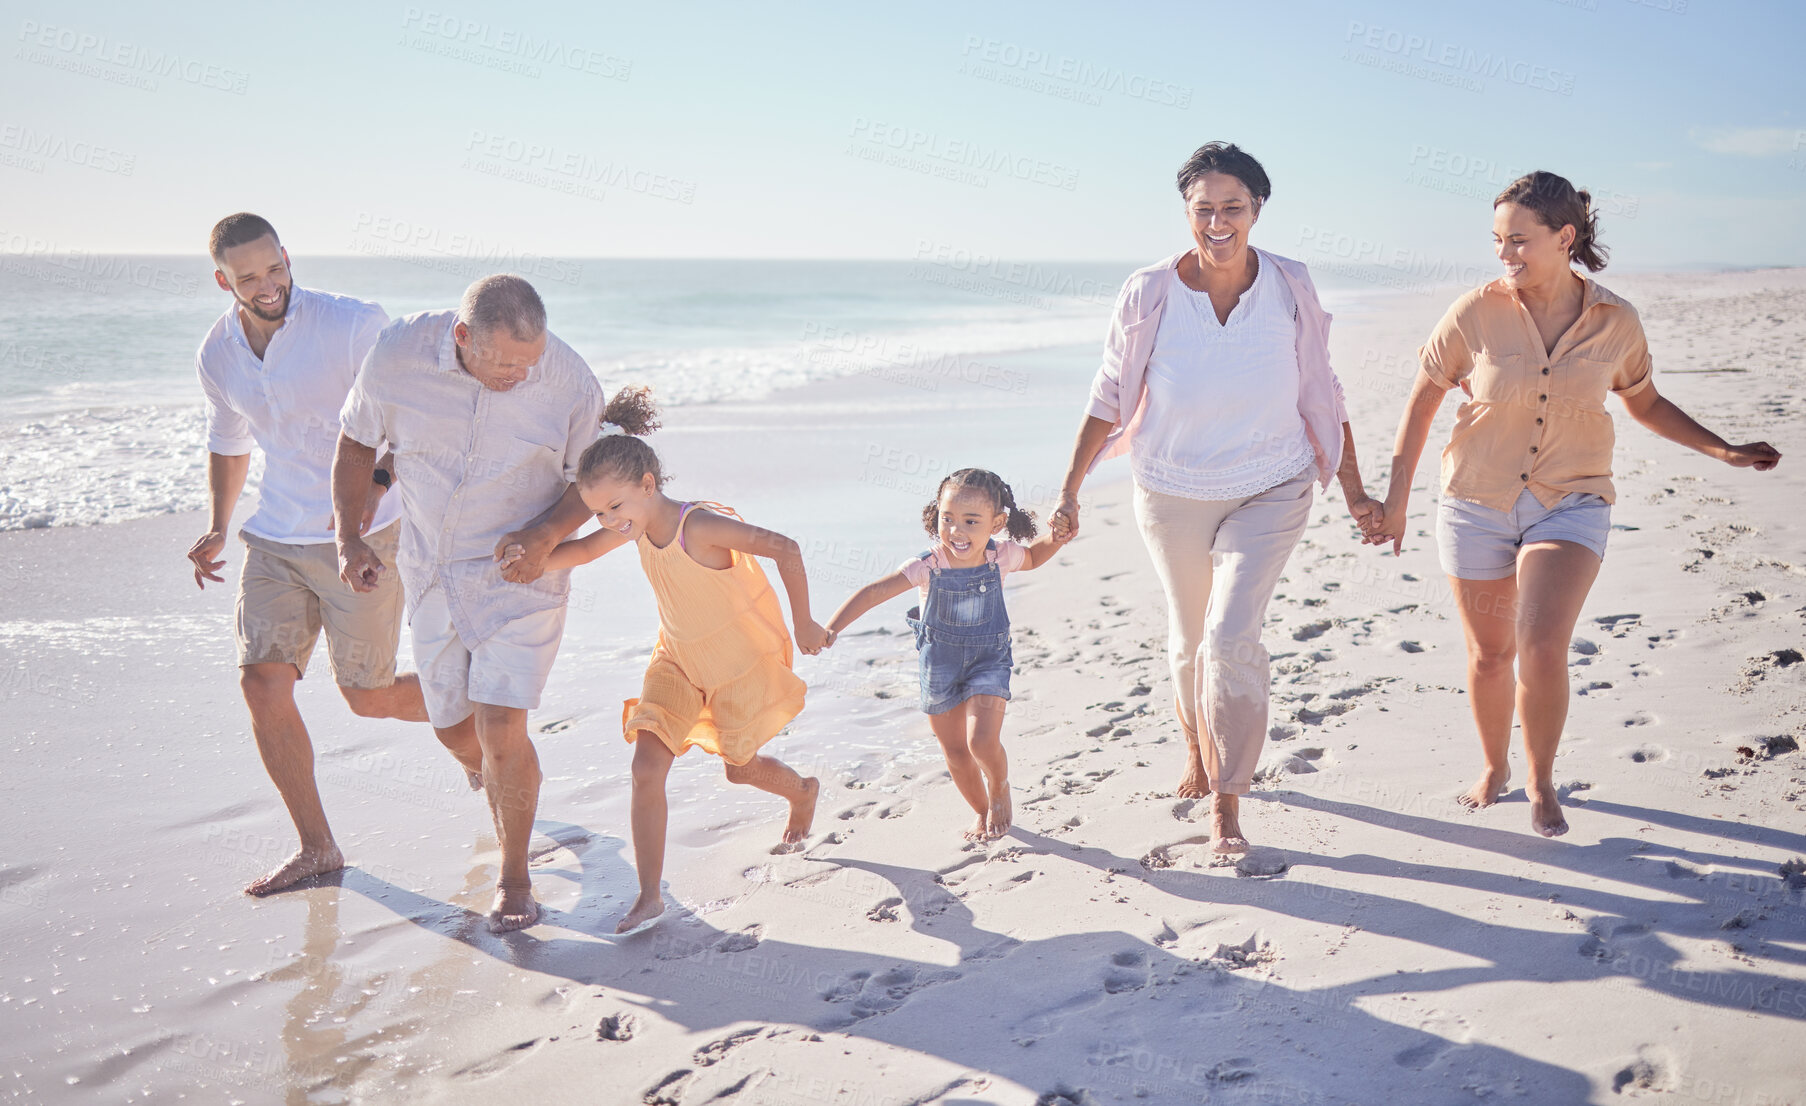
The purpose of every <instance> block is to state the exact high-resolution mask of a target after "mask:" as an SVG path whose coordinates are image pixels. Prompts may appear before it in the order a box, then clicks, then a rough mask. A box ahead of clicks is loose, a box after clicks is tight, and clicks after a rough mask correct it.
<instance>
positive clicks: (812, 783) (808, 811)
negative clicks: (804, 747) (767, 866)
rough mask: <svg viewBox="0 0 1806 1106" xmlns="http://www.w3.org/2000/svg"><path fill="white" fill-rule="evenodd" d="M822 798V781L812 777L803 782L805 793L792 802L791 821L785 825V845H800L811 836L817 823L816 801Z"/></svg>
mask: <svg viewBox="0 0 1806 1106" xmlns="http://www.w3.org/2000/svg"><path fill="white" fill-rule="evenodd" d="M820 796H821V781H820V780H818V779H816V778H815V777H814V776H810V777H809V778H808V779H805V780H804V781H803V793H802V795H800V796H799V797H797V798H795V799H792V800H790V821H788V822H785V823H784V844H786V845H800V844H802V842H803V838H805V837H807V836H809V827H810V826H811V825H813V824H814V822H815V800H816V799H817V798H819V797H820Z"/></svg>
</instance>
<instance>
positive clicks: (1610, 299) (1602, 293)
mask: <svg viewBox="0 0 1806 1106" xmlns="http://www.w3.org/2000/svg"><path fill="white" fill-rule="evenodd" d="M1574 275H1575V276H1577V277H1579V278H1580V284H1581V288H1580V310H1581V312H1582V313H1583V314H1584V313H1585V312H1586V309H1587V308H1589V307H1591V306H1593V305H1594V304H1596V303H1603V304H1605V305H1606V306H1608V307H1623V306H1625V303H1624V300H1623V299H1622V298H1620V297H1619V295H1618V294H1617V293H1616V292H1614V291H1612V290H1611V289H1610V288H1607V287H1606V286H1605V285H1603V284H1601V283H1599V282H1598V281H1596V280H1594V279H1593V278H1592V277H1591V276H1588V275H1587V274H1586V273H1575V274H1574ZM1485 290H1486V291H1487V292H1490V293H1494V294H1496V295H1501V296H1505V297H1506V298H1508V299H1510V300H1512V301H1513V302H1516V301H1517V298H1518V297H1517V294H1516V293H1514V292H1513V291H1512V290H1511V289H1510V288H1508V287H1506V286H1505V278H1504V277H1498V278H1496V279H1494V280H1492V281H1490V282H1488V283H1487V285H1486V288H1485Z"/></svg>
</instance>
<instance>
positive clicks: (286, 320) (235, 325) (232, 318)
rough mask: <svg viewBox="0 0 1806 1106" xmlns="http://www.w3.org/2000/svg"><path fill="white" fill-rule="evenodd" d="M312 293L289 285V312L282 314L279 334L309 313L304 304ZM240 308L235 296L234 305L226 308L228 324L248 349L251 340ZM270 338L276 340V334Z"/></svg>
mask: <svg viewBox="0 0 1806 1106" xmlns="http://www.w3.org/2000/svg"><path fill="white" fill-rule="evenodd" d="M312 295H313V293H311V292H309V291H308V290H307V289H305V288H303V287H301V286H300V285H298V284H290V285H289V286H288V313H287V314H285V315H283V316H282V325H281V326H279V327H277V328H276V333H277V334H280V333H281V332H282V331H283V330H284V329H286V328H287V327H288V325H289V324H290V323H292V322H294V321H295V320H296V319H297V318H298V317H300V316H302V315H305V314H306V313H307V309H306V307H304V306H303V305H304V304H305V303H307V301H308V298H309V297H310V296H312ZM239 310H240V309H239V306H238V300H237V299H236V298H234V299H233V301H232V306H231V307H228V308H226V319H227V323H226V325H227V326H229V327H230V328H231V330H232V337H234V338H236V339H237V340H238V343H239V344H240V345H242V346H244V347H245V348H246V349H250V348H251V341H250V339H249V338H246V337H245V319H244V316H243V315H241V314H239ZM270 339H271V340H272V341H274V340H275V334H272V335H270Z"/></svg>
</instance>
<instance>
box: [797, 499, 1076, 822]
mask: <svg viewBox="0 0 1806 1106" xmlns="http://www.w3.org/2000/svg"><path fill="white" fill-rule="evenodd" d="M922 525H923V527H924V528H925V529H926V530H927V531H928V532H929V533H930V534H932V535H934V538H935V544H934V547H933V548H931V549H929V550H928V551H927V552H925V553H923V554H921V555H920V556H917V557H912V558H910V559H909V560H908V561H905V562H904V563H903V566H902V567H901V568H899V569H898V570H897V571H896V572H893V573H891V574H890V575H889V576H886V577H885V578H884V579H882V580H878V581H875V582H873V583H870V584H867V585H866V586H865V587H863V588H861V589H860V590H859V591H858V592H857V593H855V594H854V595H853V597H852V598H850V599H848V600H847V601H846V602H845V603H843V604H841V607H840V610H838V611H836V612H835V613H834V617H833V619H831V620H830V621H829V623H828V633H829V634H830V635H838V634H839V633H840V631H841V630H843V629H845V628H846V627H847V626H848V625H850V624H851V623H852V622H853V621H854V620H855V619H857V618H858V617H859V616H860V615H862V614H864V613H865V612H866V611H869V610H871V609H872V608H873V607H875V606H877V605H878V604H880V603H882V602H884V601H885V600H887V599H891V598H894V597H896V596H898V595H901V594H903V593H904V592H905V591H908V590H909V589H910V588H911V587H915V588H918V589H920V590H921V593H922V603H921V606H919V607H916V608H913V609H912V610H911V611H910V612H909V624H910V626H911V627H913V628H914V629H915V632H916V650H917V652H918V654H919V655H920V659H921V666H922V710H923V711H924V712H926V713H927V715H928V721H929V723H930V724H931V725H932V726H933V728H934V736H935V738H936V740H938V741H939V742H940V743H941V752H942V753H943V754H944V755H945V756H946V758H947V770H948V772H950V773H951V774H952V776H953V782H954V785H955V786H957V787H958V788H959V793H960V795H962V796H963V797H964V798H965V800H966V802H967V803H968V804H970V805H971V807H972V809H973V810H974V811H975V812H976V813H977V814H978V820H977V821H976V822H974V823H973V824H972V828H971V829H968V830H967V831H966V833H965V836H966V839H967V840H969V841H981V840H990V839H993V838H997V837H1001V836H1003V834H1004V833H1006V832H1007V831H1008V830H1009V828H1010V783H1009V759H1008V758H1007V757H1006V756H1005V755H1004V751H1003V741H1002V738H1001V735H1002V731H1003V709H1004V707H1003V705H1004V703H1005V702H1006V701H1007V700H1008V699H1009V697H1010V668H1011V666H1012V664H1013V663H1014V662H1013V661H1012V660H1011V657H1010V616H1009V613H1008V612H1007V611H1006V610H1005V609H1004V606H1003V578H1004V577H1005V576H1007V575H1009V574H1010V573H1011V572H1018V571H1025V570H1027V569H1031V568H1036V567H1038V566H1040V565H1041V564H1043V563H1045V562H1046V560H1047V559H1048V558H1049V557H1051V556H1053V554H1054V552H1055V551H1056V550H1058V549H1059V547H1060V544H1061V543H1060V542H1057V541H1055V540H1054V539H1053V538H1052V537H1051V536H1049V537H1043V538H1041V539H1040V540H1038V541H1035V542H1033V544H1021V543H1026V542H1029V541H1030V539H1032V538H1034V536H1035V518H1034V516H1033V515H1032V514H1030V513H1029V512H1027V511H1024V510H1023V509H1022V508H1020V507H1018V506H1016V496H1015V493H1014V492H1012V491H1010V486H1009V485H1008V484H1005V483H1004V482H1003V481H1002V479H1000V478H999V477H998V476H997V475H996V474H994V473H990V472H986V471H985V470H983V469H961V470H959V471H958V472H956V473H954V474H953V475H951V476H949V477H947V478H946V479H945V480H942V481H941V486H940V489H939V490H938V491H937V492H936V495H935V500H934V502H933V503H930V504H928V506H927V507H926V508H924V509H923V511H922ZM1005 529H1007V530H1008V532H1009V536H1010V538H1011V539H1013V540H1008V541H1004V542H1001V543H999V542H997V541H994V540H992V538H993V535H995V534H999V533H1002V532H1003V531H1004V530H1005ZM830 640H832V637H830Z"/></svg>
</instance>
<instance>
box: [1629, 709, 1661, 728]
mask: <svg viewBox="0 0 1806 1106" xmlns="http://www.w3.org/2000/svg"><path fill="white" fill-rule="evenodd" d="M1623 724H1624V726H1625V727H1627V728H1628V727H1630V726H1653V725H1655V724H1656V716H1655V715H1653V714H1650V713H1649V712H1648V711H1642V710H1639V711H1633V712H1632V713H1630V714H1627V715H1625V717H1624V723H1623Z"/></svg>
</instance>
